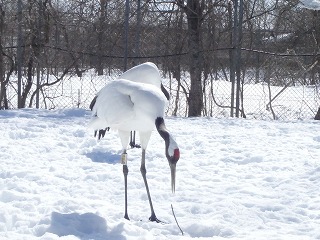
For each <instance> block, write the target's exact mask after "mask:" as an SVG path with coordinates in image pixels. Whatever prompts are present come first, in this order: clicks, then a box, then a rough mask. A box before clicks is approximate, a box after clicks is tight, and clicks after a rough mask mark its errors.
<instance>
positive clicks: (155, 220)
mask: <svg viewBox="0 0 320 240" xmlns="http://www.w3.org/2000/svg"><path fill="white" fill-rule="evenodd" d="M149 221H151V222H156V223H162V221H160V220H159V219H158V218H157V217H156V215H155V214H152V215H151V217H149Z"/></svg>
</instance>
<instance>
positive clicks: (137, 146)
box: [129, 142, 141, 148]
mask: <svg viewBox="0 0 320 240" xmlns="http://www.w3.org/2000/svg"><path fill="white" fill-rule="evenodd" d="M129 145H130V147H131V148H141V145H139V144H136V143H135V142H130V143H129Z"/></svg>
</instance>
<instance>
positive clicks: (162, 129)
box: [155, 117, 169, 149]
mask: <svg viewBox="0 0 320 240" xmlns="http://www.w3.org/2000/svg"><path fill="white" fill-rule="evenodd" d="M155 124H156V127H157V130H158V133H159V134H160V136H161V137H162V138H163V140H164V141H165V143H166V149H167V148H168V147H169V132H168V130H167V128H166V125H165V124H164V119H163V118H162V117H157V119H156V121H155Z"/></svg>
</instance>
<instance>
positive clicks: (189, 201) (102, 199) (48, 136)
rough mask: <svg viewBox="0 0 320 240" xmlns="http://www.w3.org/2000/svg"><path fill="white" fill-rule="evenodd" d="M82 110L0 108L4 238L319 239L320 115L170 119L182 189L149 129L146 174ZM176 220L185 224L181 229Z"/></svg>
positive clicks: (0, 225) (136, 157) (136, 154)
mask: <svg viewBox="0 0 320 240" xmlns="http://www.w3.org/2000/svg"><path fill="white" fill-rule="evenodd" d="M89 120H90V112H89V111H87V110H84V109H65V110H52V111H49V110H36V109H23V110H3V111H0V239H10V240H15V239H19V240H20V239H28V240H29V239H43V240H52V239H68V240H74V239H85V240H87V239H95V240H100V239H115V240H122V239H148V240H149V239H159V240H160V239H161V240H162V239H183V240H184V239H212V238H213V239H225V238H228V239H320V231H319V229H320V194H319V186H320V163H319V159H320V134H319V132H320V125H319V122H317V121H314V120H305V121H261V120H253V119H232V118H227V119H215V118H182V117H178V118H173V117H169V118H167V127H168V129H169V130H171V132H172V134H173V135H174V136H175V139H176V140H177V142H178V144H179V147H180V151H181V157H180V160H179V162H178V163H177V182H176V193H175V194H174V195H173V194H172V193H171V189H170V169H169V166H168V163H167V160H166V158H165V156H164V142H163V140H162V138H161V137H160V136H159V134H158V133H157V132H156V131H154V132H153V134H152V136H151V139H150V142H149V146H148V149H147V154H146V157H147V166H146V167H147V171H148V172H147V177H148V180H149V185H150V191H151V196H152V199H153V204H154V208H155V212H156V214H157V217H158V218H159V219H160V220H162V221H163V222H164V223H163V224H161V223H153V222H149V221H148V218H149V215H150V210H149V204H148V198H147V194H146V191H145V187H144V184H143V180H142V177H141V174H140V170H139V168H140V153H141V152H140V151H141V150H140V149H129V150H128V167H129V176H128V200H129V208H128V213H129V217H130V219H131V220H130V221H128V220H125V219H124V218H123V214H124V184H123V175H122V166H121V164H120V163H119V159H120V153H121V144H120V140H119V138H118V137H117V133H116V132H114V131H110V132H107V134H106V136H105V138H104V139H103V140H101V141H97V140H96V139H94V137H93V136H92V135H93V134H92V132H91V131H90V130H89V129H88V128H87V123H88V122H89ZM171 204H172V205H173V209H174V212H175V215H176V218H177V221H178V223H179V225H180V227H181V228H182V230H183V232H184V236H182V235H181V232H180V230H179V228H178V227H177V225H176V223H175V220H174V217H173V214H172V211H171Z"/></svg>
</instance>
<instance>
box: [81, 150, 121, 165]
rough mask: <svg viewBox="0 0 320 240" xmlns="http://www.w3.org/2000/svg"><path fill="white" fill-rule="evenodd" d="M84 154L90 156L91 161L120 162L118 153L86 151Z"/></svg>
mask: <svg viewBox="0 0 320 240" xmlns="http://www.w3.org/2000/svg"><path fill="white" fill-rule="evenodd" d="M85 156H86V157H87V158H90V159H91V161H92V162H97V163H110V164H116V163H120V155H119V154H114V153H109V152H89V153H86V154H85Z"/></svg>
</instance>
